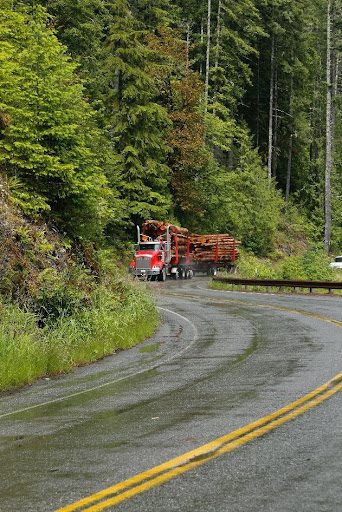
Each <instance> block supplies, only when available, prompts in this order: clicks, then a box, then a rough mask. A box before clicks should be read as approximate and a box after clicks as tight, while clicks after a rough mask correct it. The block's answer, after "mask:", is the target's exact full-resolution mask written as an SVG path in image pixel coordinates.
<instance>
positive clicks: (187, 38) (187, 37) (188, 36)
mask: <svg viewBox="0 0 342 512" xmlns="http://www.w3.org/2000/svg"><path fill="white" fill-rule="evenodd" d="M189 53H190V23H188V24H187V27H186V70H187V71H188V70H189V62H190V61H189Z"/></svg>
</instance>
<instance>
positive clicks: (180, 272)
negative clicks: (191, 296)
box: [179, 268, 186, 279]
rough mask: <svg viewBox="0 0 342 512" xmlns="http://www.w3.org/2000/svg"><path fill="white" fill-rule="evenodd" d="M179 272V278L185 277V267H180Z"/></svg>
mask: <svg viewBox="0 0 342 512" xmlns="http://www.w3.org/2000/svg"><path fill="white" fill-rule="evenodd" d="M179 274H180V278H181V279H186V272H185V269H184V268H182V269H181V270H180V271H179Z"/></svg>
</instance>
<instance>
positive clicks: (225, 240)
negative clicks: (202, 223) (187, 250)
mask: <svg viewBox="0 0 342 512" xmlns="http://www.w3.org/2000/svg"><path fill="white" fill-rule="evenodd" d="M240 244H241V242H239V241H237V240H235V239H234V238H232V237H231V236H230V235H228V234H227V233H225V234H218V235H191V253H192V257H193V260H194V261H203V262H204V261H234V260H235V259H236V258H237V257H238V255H239V250H238V246H239V245H240Z"/></svg>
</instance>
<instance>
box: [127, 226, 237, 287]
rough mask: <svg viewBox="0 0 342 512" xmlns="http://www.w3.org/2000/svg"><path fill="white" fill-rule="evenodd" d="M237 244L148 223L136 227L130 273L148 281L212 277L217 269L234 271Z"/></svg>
mask: <svg viewBox="0 0 342 512" xmlns="http://www.w3.org/2000/svg"><path fill="white" fill-rule="evenodd" d="M239 244H240V242H238V241H236V240H234V239H233V238H232V237H230V236H229V235H227V234H215V235H190V234H189V232H188V230H187V229H186V228H180V227H178V226H174V225H172V224H166V223H163V222H160V221H155V220H148V221H145V222H144V224H143V225H142V228H141V229H140V227H139V226H137V244H136V246H135V255H134V259H133V260H132V261H131V263H130V267H129V271H130V272H131V273H132V274H133V276H134V277H137V278H140V279H146V280H151V281H154V280H158V281H165V280H166V278H167V277H171V278H172V279H178V278H180V279H191V278H192V277H193V276H194V274H195V273H198V272H201V273H206V274H207V275H215V274H216V272H217V270H218V269H219V268H221V269H222V268H224V269H226V270H231V269H233V268H234V267H235V261H236V258H237V257H238V254H239V251H238V248H237V247H238V245H239Z"/></svg>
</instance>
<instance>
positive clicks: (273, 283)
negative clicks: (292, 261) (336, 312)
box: [213, 276, 342, 293]
mask: <svg viewBox="0 0 342 512" xmlns="http://www.w3.org/2000/svg"><path fill="white" fill-rule="evenodd" d="M213 281H218V282H221V283H227V284H232V285H239V286H245V288H246V289H247V287H248V286H265V287H273V288H279V289H282V288H293V289H294V290H296V288H308V289H309V290H310V293H312V290H314V289H316V288H321V289H322V288H323V289H325V290H328V291H329V293H331V290H342V281H293V280H286V279H242V278H239V277H225V276H214V277H213Z"/></svg>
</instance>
